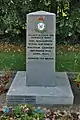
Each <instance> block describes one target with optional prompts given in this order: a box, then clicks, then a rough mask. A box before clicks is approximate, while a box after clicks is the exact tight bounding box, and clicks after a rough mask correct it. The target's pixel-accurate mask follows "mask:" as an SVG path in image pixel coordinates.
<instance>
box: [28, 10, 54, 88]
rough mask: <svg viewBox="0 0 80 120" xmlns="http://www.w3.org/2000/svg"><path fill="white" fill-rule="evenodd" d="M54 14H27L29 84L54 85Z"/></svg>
mask: <svg viewBox="0 0 80 120" xmlns="http://www.w3.org/2000/svg"><path fill="white" fill-rule="evenodd" d="M55 24H56V23H55V14H53V13H49V12H44V11H38V12H33V13H29V14H28V15H27V55H26V57H27V61H26V64H27V65H26V66H27V81H26V84H27V85H29V86H54V85H55V81H54V74H53V72H55Z"/></svg>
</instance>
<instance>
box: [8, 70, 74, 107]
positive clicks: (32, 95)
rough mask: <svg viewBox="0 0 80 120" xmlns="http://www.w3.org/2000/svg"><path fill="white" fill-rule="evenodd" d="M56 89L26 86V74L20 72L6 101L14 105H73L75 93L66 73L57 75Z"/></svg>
mask: <svg viewBox="0 0 80 120" xmlns="http://www.w3.org/2000/svg"><path fill="white" fill-rule="evenodd" d="M54 76H55V81H56V86H55V87H44V86H36V87H35V86H26V84H25V83H26V72H25V71H18V72H17V74H16V76H15V78H14V80H13V82H12V85H11V87H10V89H9V91H8V93H7V97H6V101H7V104H8V105H12V104H19V103H22V104H25V103H30V104H33V105H34V104H36V105H37V104H38V105H53V104H64V105H69V104H73V99H74V96H73V93H72V90H71V87H70V84H69V80H68V77H67V74H66V73H59V72H57V73H55V74H54Z"/></svg>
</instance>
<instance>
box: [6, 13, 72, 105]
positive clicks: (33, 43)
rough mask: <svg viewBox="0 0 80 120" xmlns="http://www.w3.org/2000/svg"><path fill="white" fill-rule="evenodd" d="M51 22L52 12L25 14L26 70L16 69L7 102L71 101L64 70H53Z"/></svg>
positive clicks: (48, 102) (52, 102)
mask: <svg viewBox="0 0 80 120" xmlns="http://www.w3.org/2000/svg"><path fill="white" fill-rule="evenodd" d="M55 24H56V21H55V14H54V13H49V12H45V11H38V12H33V13H29V14H28V15H27V45H26V46H27V48H26V70H27V71H18V72H17V74H16V76H15V78H14V80H13V82H12V85H11V87H10V89H9V91H8V93H7V96H6V101H7V104H8V105H14V104H19V103H20V104H21V103H22V104H25V103H30V104H34V105H53V104H66V105H67V104H73V100H74V96H73V93H72V90H71V86H70V83H69V80H68V76H67V74H66V73H65V72H64V73H63V72H60V73H59V72H55V28H56V26H55Z"/></svg>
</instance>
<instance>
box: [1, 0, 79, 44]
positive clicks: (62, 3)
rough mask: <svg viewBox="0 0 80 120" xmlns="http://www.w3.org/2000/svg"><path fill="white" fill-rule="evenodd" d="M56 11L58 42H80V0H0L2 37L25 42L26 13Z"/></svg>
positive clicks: (16, 41)
mask: <svg viewBox="0 0 80 120" xmlns="http://www.w3.org/2000/svg"><path fill="white" fill-rule="evenodd" d="M38 10H45V11H49V12H54V13H56V16H57V22H56V23H57V32H56V34H57V43H66V44H68V43H69V44H72V43H76V42H77V43H80V40H79V38H80V0H0V39H1V41H8V42H13V43H25V35H26V34H25V33H26V14H27V13H29V12H34V11H38Z"/></svg>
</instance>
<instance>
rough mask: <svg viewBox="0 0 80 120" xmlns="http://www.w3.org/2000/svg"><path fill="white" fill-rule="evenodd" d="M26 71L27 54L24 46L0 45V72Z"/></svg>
mask: <svg viewBox="0 0 80 120" xmlns="http://www.w3.org/2000/svg"><path fill="white" fill-rule="evenodd" d="M5 69H6V70H8V69H9V70H14V71H25V69H26V54H25V48H24V47H23V46H16V45H10V44H9V45H8V44H5V45H1V44H0V70H1V71H2V70H5Z"/></svg>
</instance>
